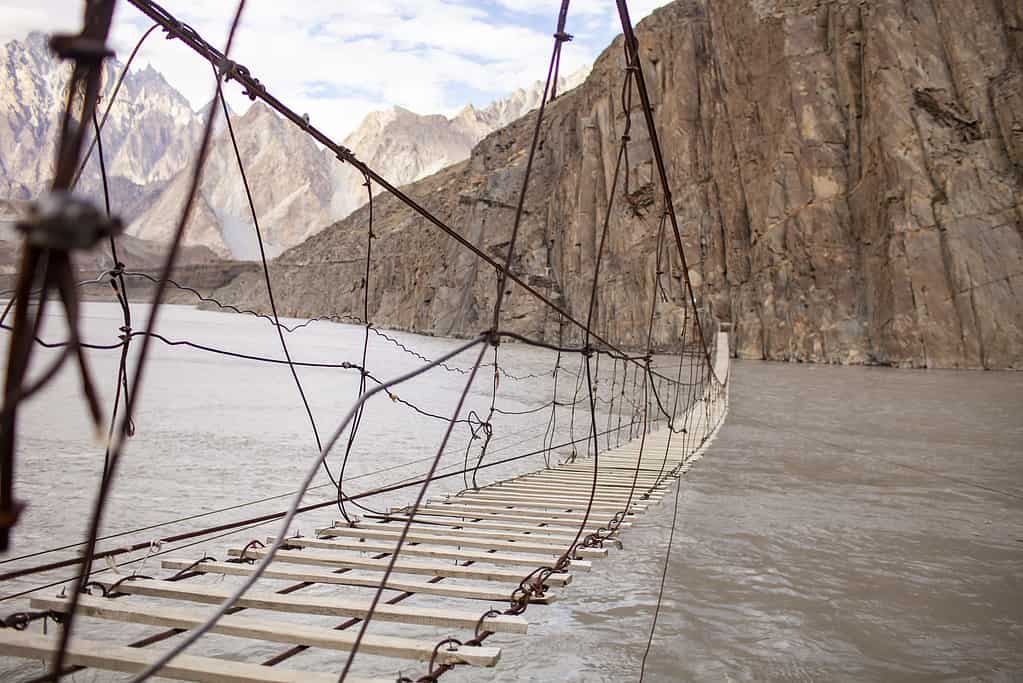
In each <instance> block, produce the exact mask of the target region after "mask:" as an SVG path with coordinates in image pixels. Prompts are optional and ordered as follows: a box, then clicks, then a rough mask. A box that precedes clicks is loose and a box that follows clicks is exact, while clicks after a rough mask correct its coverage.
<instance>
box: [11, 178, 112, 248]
mask: <svg viewBox="0 0 1023 683" xmlns="http://www.w3.org/2000/svg"><path fill="white" fill-rule="evenodd" d="M17 228H18V230H20V231H21V232H22V233H24V234H25V239H26V240H27V242H28V243H29V244H30V245H32V246H35V247H39V248H41V249H55V250H58V251H71V250H73V249H90V248H92V247H94V246H95V245H96V243H98V242H99V241H100V240H101V239H103V238H104V237H109V236H111V235H116V234H118V233H120V232H121V230H122V229H123V228H124V225H123V224H122V223H121V219H120V218H117V217H107V215H106V213H105V212H102V211H100V210H99V209H98V208H96V206H95V205H94V204H92V203H91V202H89V201H87V200H85V199H82V198H79V197H75V196H74V195H72V194H71V193H70V192H68V191H66V190H55V191H53V192H47V193H46V194H44V195H42V196H41V197H39V199H37V200H36V201H35V202H33V204H32V206H31V208H30V213H29V217H28V220H25V221H21V222H19V223H18V224H17Z"/></svg>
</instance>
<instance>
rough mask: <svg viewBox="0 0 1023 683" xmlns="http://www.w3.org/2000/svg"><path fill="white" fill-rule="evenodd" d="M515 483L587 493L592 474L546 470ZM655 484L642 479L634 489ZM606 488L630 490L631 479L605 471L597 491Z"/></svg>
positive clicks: (600, 477)
mask: <svg viewBox="0 0 1023 683" xmlns="http://www.w3.org/2000/svg"><path fill="white" fill-rule="evenodd" d="M516 481H528V482H531V483H533V484H536V483H544V484H549V485H559V486H566V487H572V488H577V489H579V490H582V487H583V486H585V487H586V490H587V491H589V490H590V488H591V487H592V484H593V474H592V472H568V471H561V472H559V471H555V470H548V471H546V472H544V473H543V474H537V475H536V476H532V477H523V478H522V479H517V480H516ZM655 484H658V480H656V479H651V480H649V481H644V480H643V479H640V480H638V481H637V482H636V487H637V488H640V487H642V488H649V487H650V486H651V485H655ZM608 488H610V489H617V490H619V491H620V490H621V489H630V488H632V478H631V477H614V476H611V475H608V474H607V473H606V470H605V471H603V472H598V473H597V489H598V490H600V489H608Z"/></svg>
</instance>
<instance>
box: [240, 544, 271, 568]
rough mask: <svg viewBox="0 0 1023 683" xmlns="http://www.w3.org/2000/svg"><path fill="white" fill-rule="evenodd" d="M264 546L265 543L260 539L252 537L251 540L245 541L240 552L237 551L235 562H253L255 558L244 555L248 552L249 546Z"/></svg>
mask: <svg viewBox="0 0 1023 683" xmlns="http://www.w3.org/2000/svg"><path fill="white" fill-rule="evenodd" d="M265 547H266V545H265V544H264V543H263V542H262V541H260V540H259V539H258V538H254V539H252V540H251V541H249V542H248V543H246V544H245V547H244V548H242V551H241V552H240V553H238V558H237V559H236V563H238V564H252V563H253V562H255V561H256V558H254V557H246V556H245V555H246V554H247V553H248V552H249V549H251V548H265Z"/></svg>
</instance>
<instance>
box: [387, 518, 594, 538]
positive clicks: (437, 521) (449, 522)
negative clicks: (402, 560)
mask: <svg viewBox="0 0 1023 683" xmlns="http://www.w3.org/2000/svg"><path fill="white" fill-rule="evenodd" d="M601 517H602V515H596V516H594V518H593V520H592V522H587V524H586V527H585V528H584V529H583V534H586V533H589V532H591V531H596V530H597V529H599V528H600V527H601V526H603V525H604V521H602V520H601ZM603 517H604V519H605V520H606V519H608V518H610V515H603ZM388 518H389V520H390V521H401V522H404V521H405V520H406V519H408V515H407V514H404V513H397V512H393V513H389V514H388ZM413 524H420V525H423V526H426V527H439V526H441V525H443V526H459V527H463V528H466V529H470V528H472V529H489V530H492V531H495V532H511V533H512V537H513V538H518V537H519V534H522V535H526V536H527V538H526V540H528V539H529V538H532V537H533V536H532V534H529V533H528V532H529V531H530V530H532V531H537V532H542V534H543V535H544V536H552V537H557V542H558V543H562V544H567V543H569V542H570V541H571V540H572V539H573V538H575V534H576V532H577V531H579V522H571V521H568V522H566V521H563V520H557V519H555V520H550V519H540V520H537V519H514V520H503V519H493V518H489V517H488V518H482V517H479V516H475V517H474V516H472V515H465V516H462V515H454V516H452V515H433V514H431V513H430V512H428V511H423V510H420V511H419V512H417V513H416V516H415V519H414V521H413ZM424 530H425V529H424ZM488 537H489V536H488Z"/></svg>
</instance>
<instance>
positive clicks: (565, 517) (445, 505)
mask: <svg viewBox="0 0 1023 683" xmlns="http://www.w3.org/2000/svg"><path fill="white" fill-rule="evenodd" d="M636 498H637V499H638V498H639V496H638V495H637V496H636ZM419 509H420V510H424V511H425V510H445V511H450V510H454V511H456V512H469V513H473V514H479V515H488V514H495V513H500V514H504V513H506V512H514V513H522V514H524V515H530V516H532V517H534V518H537V519H541V520H548V519H549V520H552V521H553V520H560V521H569V522H575V523H579V522H581V521H583V520H584V519H586V520H587V521H589V520H588V519H587V516H586V506H585V505H583V506H574V507H572V508H562V507H547V508H539V507H538V506H536V505H520V504H518V503H507V504H500V503H493V504H489V503H486V504H483V503H481V504H478V505H477V504H474V503H473V502H472V501H465V502H460V501H458V500H452V501H450V502H438V503H429V504H427V505H423V506H420V508H419ZM395 510H396V511H397V510H404V508H396V509H395ZM618 511H619V508H615V509H614V510H597V511H591V513H590V515H589V519H592V518H593V515H594V514H596V513H597V512H600V513H601V514H602V515H603V516H605V517H609V516H611V515H613V514H614V513H615V512H618ZM629 514H633V513H631V512H630V513H629Z"/></svg>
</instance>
